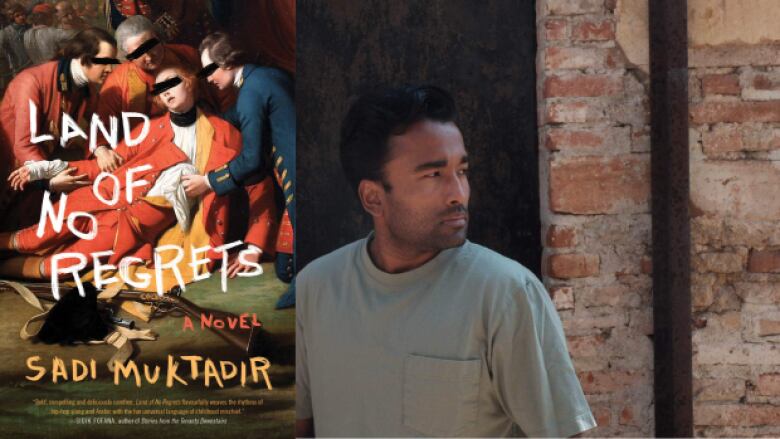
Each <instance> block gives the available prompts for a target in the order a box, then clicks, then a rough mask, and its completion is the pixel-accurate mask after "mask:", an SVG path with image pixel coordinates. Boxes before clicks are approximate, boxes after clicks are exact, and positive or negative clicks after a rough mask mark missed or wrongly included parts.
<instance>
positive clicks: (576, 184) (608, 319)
mask: <svg viewBox="0 0 780 439" xmlns="http://www.w3.org/2000/svg"><path fill="white" fill-rule="evenodd" d="M688 4H689V17H688V18H689V44H690V51H689V58H690V59H689V63H690V82H689V89H690V90H689V91H690V123H691V137H690V154H691V155H690V158H691V165H690V166H691V167H690V172H691V229H692V255H691V256H692V267H691V270H692V296H693V297H692V298H693V309H692V322H693V326H694V329H693V330H694V335H693V349H694V356H693V366H694V383H692V384H693V386H694V424H695V434H696V435H697V436H742V435H749V436H755V435H764V436H777V435H780V348H779V347H780V162H779V160H780V31H778V29H780V28H778V27H777V24H776V18H777V17H780V2H778V1H776V0H688ZM537 9H538V29H539V36H538V41H539V50H538V53H539V55H538V63H537V64H538V74H539V78H538V82H539V102H540V104H539V112H540V114H539V124H540V151H541V154H540V170H541V172H540V174H541V191H542V222H543V228H544V231H543V232H544V233H545V235H546V243H545V260H546V272H545V282H546V283H547V285H548V286H549V287H550V290H551V294H552V295H553V298H554V300H555V303H556V305H557V306H558V309H559V312H560V314H561V317H562V319H563V321H564V326H565V327H566V330H567V335H568V337H569V349H570V352H571V355H572V357H573V359H574V361H575V365H576V367H577V370H578V371H579V373H580V378H581V381H582V384H583V387H584V388H585V391H586V393H587V394H588V399H589V401H590V403H591V405H592V408H593V410H594V413H595V415H596V417H597V419H598V421H599V424H600V427H599V428H598V429H597V430H595V431H594V432H593V433H591V435H597V436H611V435H623V436H629V435H652V434H653V424H654V420H653V405H652V404H653V401H652V392H653V390H652V343H651V339H650V338H649V337H648V336H649V335H651V333H652V300H651V281H650V277H649V275H648V274H649V273H650V270H651V265H652V263H651V261H650V259H649V256H648V255H649V253H650V250H649V248H650V217H649V214H648V212H649V206H650V201H649V183H650V176H649V169H648V163H649V155H648V152H649V140H648V131H649V129H648V105H647V99H648V92H647V87H648V64H649V63H648V52H649V51H648V37H647V35H648V30H647V0H571V1H564V0H541V1H539V2H538V6H537Z"/></svg>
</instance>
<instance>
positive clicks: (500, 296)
mask: <svg viewBox="0 0 780 439" xmlns="http://www.w3.org/2000/svg"><path fill="white" fill-rule="evenodd" d="M454 119H455V105H454V103H453V101H452V98H451V97H450V96H449V94H447V92H445V91H443V90H441V89H439V88H437V87H431V86H420V87H414V86H407V87H403V88H396V89H385V90H381V91H378V92H373V93H369V94H366V95H363V96H361V97H360V98H359V99H358V100H357V101H356V102H355V103H354V104H353V105H352V107H351V108H350V110H349V112H348V113H347V116H346V118H345V120H344V123H343V125H342V132H341V135H342V138H341V163H342V167H343V168H344V171H345V173H346V176H347V178H348V180H349V181H350V183H351V184H352V186H353V187H354V188H355V190H356V191H357V195H358V197H359V199H360V202H361V204H362V205H363V208H364V209H365V210H366V212H368V213H369V214H370V215H371V216H372V218H373V222H374V230H373V232H372V233H371V234H370V235H369V236H368V237H367V238H364V239H362V240H359V241H357V242H354V243H352V244H349V245H347V246H345V247H342V248H340V249H338V250H336V251H334V252H332V253H330V254H328V255H326V256H323V257H321V258H319V259H317V260H315V261H314V262H312V263H310V264H309V265H308V266H307V267H306V268H305V269H304V270H303V271H302V272H301V273H300V274H299V277H298V294H299V296H298V303H297V309H296V314H297V333H296V336H297V341H296V350H297V353H296V354H297V356H296V382H297V404H296V412H297V413H296V418H297V421H296V434H297V435H298V436H313V435H315V434H316V435H317V436H355V437H359V436H364V437H368V436H386V437H399V436H471V437H476V436H508V435H514V434H524V435H527V436H556V437H562V436H572V435H576V434H579V433H581V432H583V431H585V430H588V429H590V428H593V427H594V426H595V421H594V419H593V415H592V414H591V412H590V409H589V407H588V404H587V402H586V400H585V397H584V395H583V393H582V388H581V387H580V384H579V381H578V380H577V376H576V374H575V372H574V368H573V366H572V362H571V360H570V358H569V354H568V351H567V348H566V341H565V338H564V334H563V329H562V326H561V322H560V319H559V318H558V315H557V313H556V311H555V307H554V305H553V304H552V302H551V300H550V298H549V296H548V294H547V292H546V291H545V289H544V286H543V285H542V284H541V283H540V282H539V280H538V279H537V278H536V277H535V276H534V275H533V273H531V272H530V271H529V270H527V269H526V268H524V267H523V266H522V265H520V264H519V263H517V262H515V261H512V260H510V259H508V258H505V257H503V256H501V255H499V254H497V253H495V252H493V251H491V250H489V249H487V248H485V247H482V246H480V245H477V244H474V243H471V242H469V241H467V240H466V230H467V227H468V219H469V215H468V202H469V195H470V193H469V181H468V156H467V154H466V149H465V147H464V144H463V137H462V136H461V133H460V131H459V130H458V127H457V125H456V124H455V122H454Z"/></svg>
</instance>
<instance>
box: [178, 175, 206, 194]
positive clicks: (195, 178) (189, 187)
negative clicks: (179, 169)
mask: <svg viewBox="0 0 780 439" xmlns="http://www.w3.org/2000/svg"><path fill="white" fill-rule="evenodd" d="M181 183H182V185H184V193H185V194H187V197H189V198H196V197H199V196H201V195H203V194H205V193H206V192H209V191H210V190H211V188H210V187H209V184H208V180H207V179H206V176H205V175H183V176H182V177H181Z"/></svg>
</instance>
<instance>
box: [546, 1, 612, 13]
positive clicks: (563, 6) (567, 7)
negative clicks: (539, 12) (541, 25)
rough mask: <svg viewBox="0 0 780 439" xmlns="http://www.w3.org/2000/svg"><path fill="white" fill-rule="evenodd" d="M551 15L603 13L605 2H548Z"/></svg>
mask: <svg viewBox="0 0 780 439" xmlns="http://www.w3.org/2000/svg"><path fill="white" fill-rule="evenodd" d="M545 3H546V5H547V13H548V14H550V15H578V14H593V13H597V12H602V11H603V8H604V0H547V1H546V2H545Z"/></svg>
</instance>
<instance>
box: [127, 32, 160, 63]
mask: <svg viewBox="0 0 780 439" xmlns="http://www.w3.org/2000/svg"><path fill="white" fill-rule="evenodd" d="M158 44H160V40H158V39H157V38H152V39H149V40H146V41H144V43H143V44H141V45H140V46H138V48H137V49H135V50H134V51H132V52H130V53H128V54H127V55H126V56H125V58H127V59H129V60H131V61H132V60H134V59H138V58H140V57H142V56H144V54H145V53H146V52H148V51H150V50H152V48H153V47H154V46H156V45H158Z"/></svg>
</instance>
